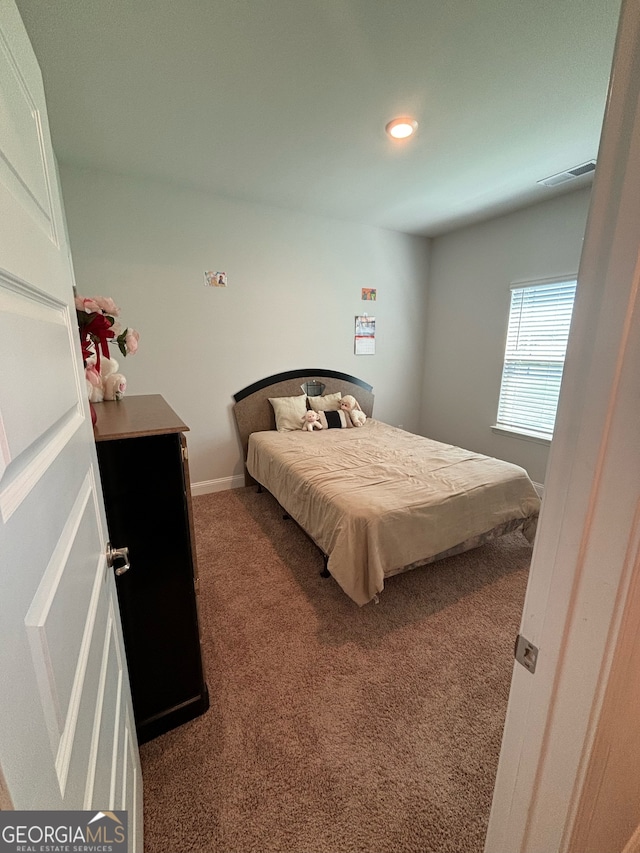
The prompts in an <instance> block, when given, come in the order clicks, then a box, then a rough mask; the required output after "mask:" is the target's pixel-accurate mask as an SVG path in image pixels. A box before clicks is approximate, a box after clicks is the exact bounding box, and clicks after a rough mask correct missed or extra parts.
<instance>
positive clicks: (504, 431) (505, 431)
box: [491, 424, 551, 447]
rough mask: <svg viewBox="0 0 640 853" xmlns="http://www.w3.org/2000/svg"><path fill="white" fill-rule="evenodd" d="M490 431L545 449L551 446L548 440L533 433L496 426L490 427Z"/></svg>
mask: <svg viewBox="0 0 640 853" xmlns="http://www.w3.org/2000/svg"><path fill="white" fill-rule="evenodd" d="M491 431H492V432H495V433H497V434H498V435H509V436H511V437H512V438H522V439H524V441H533V442H535V443H536V444H544V445H545V447H549V446H550V444H551V439H550V438H545V437H544V436H542V435H536V433H535V432H526V431H525V430H521V429H510V428H509V427H505V426H498V425H497V424H494V425H493V426H492V427H491Z"/></svg>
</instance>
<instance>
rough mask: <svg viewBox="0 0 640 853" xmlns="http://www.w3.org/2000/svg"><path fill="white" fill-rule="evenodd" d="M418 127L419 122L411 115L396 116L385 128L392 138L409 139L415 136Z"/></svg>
mask: <svg viewBox="0 0 640 853" xmlns="http://www.w3.org/2000/svg"><path fill="white" fill-rule="evenodd" d="M417 129H418V122H417V121H416V120H415V119H414V118H411V117H410V116H401V117H400V118H394V119H393V121H390V122H389V124H388V125H387V126H386V127H385V130H386V131H387V133H388V134H389V136H391V137H392V139H408V137H409V136H413V134H414V133H415V132H416V130H417Z"/></svg>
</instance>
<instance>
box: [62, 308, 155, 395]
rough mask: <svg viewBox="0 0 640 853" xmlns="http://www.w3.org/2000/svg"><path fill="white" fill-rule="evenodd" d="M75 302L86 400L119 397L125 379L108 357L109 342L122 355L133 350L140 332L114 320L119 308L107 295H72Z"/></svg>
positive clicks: (135, 347)
mask: <svg viewBox="0 0 640 853" xmlns="http://www.w3.org/2000/svg"><path fill="white" fill-rule="evenodd" d="M75 305H76V316H77V318H78V329H79V332H80V344H81V347H82V359H83V362H84V366H85V376H86V379H87V393H88V395H89V400H90V402H92V403H99V402H101V401H102V400H119V399H121V398H122V397H123V396H124V391H125V388H126V386H127V380H126V379H125V378H124V376H123V375H122V374H121V373H118V362H117V361H115V359H112V358H111V356H110V353H109V344H117V345H118V349H119V350H120V352H121V353H122V355H123V356H124V357H125V358H126V357H127V355H134V353H135V352H136V351H137V349H138V341H139V340H140V335H139V334H138V332H137V331H136V330H135V329H131V328H126V329H124V330H122V325H121V323H120V322H118V321H117V320H116V317H118V316H119V315H120V309H119V308H118V306H117V305H116V303H115V302H114V301H113V299H111V298H110V297H107V296H91V297H89V298H85V297H84V296H76V298H75Z"/></svg>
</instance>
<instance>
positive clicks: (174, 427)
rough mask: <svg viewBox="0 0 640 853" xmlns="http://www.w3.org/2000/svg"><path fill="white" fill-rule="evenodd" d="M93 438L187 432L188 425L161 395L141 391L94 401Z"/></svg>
mask: <svg viewBox="0 0 640 853" xmlns="http://www.w3.org/2000/svg"><path fill="white" fill-rule="evenodd" d="M94 409H95V411H96V416H97V421H96V424H95V426H94V428H93V434H94V436H95V439H96V441H111V440H113V439H116V438H140V437H141V436H145V435H162V434H164V433H169V432H187V430H188V429H189V427H188V426H187V425H186V424H185V423H184V422H183V420H182V419H181V418H179V417H178V415H177V414H176V413H175V412H174V411H173V409H172V408H171V406H170V405H169V404H168V403H167V402H166V400H165V399H164V397H162V396H161V395H160V394H140V395H138V396H133V397H123V399H122V400H110V401H104V402H102V403H94Z"/></svg>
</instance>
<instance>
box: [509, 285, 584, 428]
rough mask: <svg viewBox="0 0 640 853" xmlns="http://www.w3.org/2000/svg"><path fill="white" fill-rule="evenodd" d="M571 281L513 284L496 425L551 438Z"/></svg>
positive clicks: (568, 318)
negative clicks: (524, 285) (523, 285)
mask: <svg viewBox="0 0 640 853" xmlns="http://www.w3.org/2000/svg"><path fill="white" fill-rule="evenodd" d="M575 292H576V282H575V281H560V282H553V283H550V284H535V285H527V286H526V287H520V286H518V287H514V288H513V289H512V291H511V309H510V312H509V328H508V331H507V344H506V348H505V357H504V368H503V372H502V385H501V388H500V402H499V404H498V422H497V426H498V427H500V426H502V427H506V428H507V429H512V430H522V431H524V432H530V433H534V434H537V435H540V436H542V437H545V438H551V436H552V435H553V427H554V424H555V420H556V409H557V407H558V397H559V395H560V383H561V381H562V371H563V368H564V358H565V353H566V350H567V340H568V338H569V327H570V325H571V314H572V312H573V301H574V297H575Z"/></svg>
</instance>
